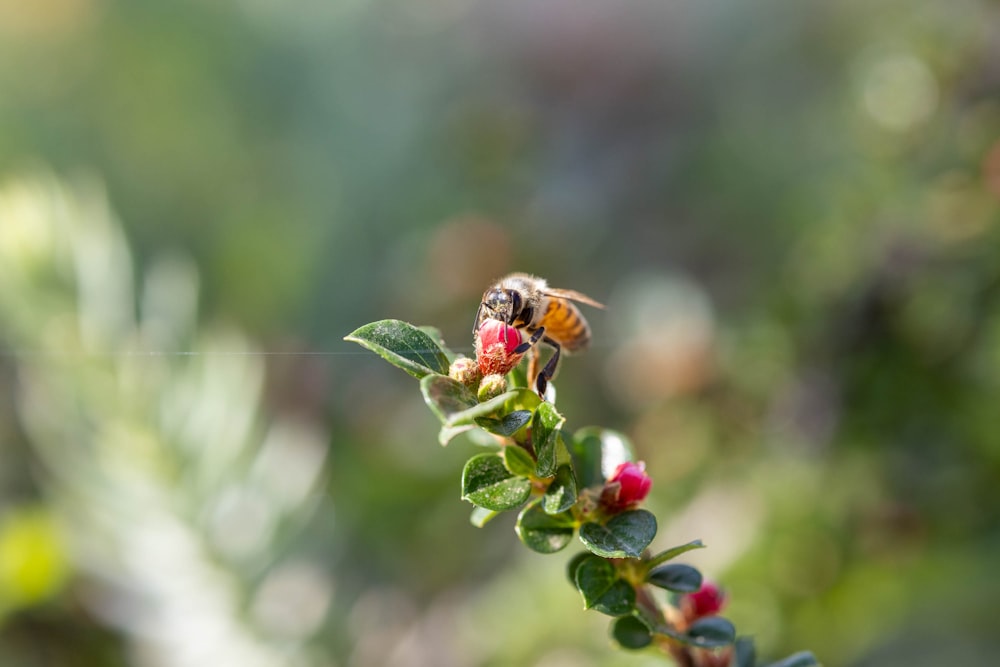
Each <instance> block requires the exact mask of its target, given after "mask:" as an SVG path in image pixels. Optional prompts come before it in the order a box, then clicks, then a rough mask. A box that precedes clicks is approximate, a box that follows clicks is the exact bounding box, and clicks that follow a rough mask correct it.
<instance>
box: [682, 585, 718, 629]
mask: <svg viewBox="0 0 1000 667" xmlns="http://www.w3.org/2000/svg"><path fill="white" fill-rule="evenodd" d="M725 604H726V594H725V592H724V591H723V590H722V589H721V588H719V587H718V586H716V585H715V584H713V583H711V582H708V581H706V582H705V583H703V584H702V585H701V588H699V589H698V590H697V591H696V592H694V593H688V594H687V595H683V596H681V599H680V608H681V612H682V613H683V614H684V618H686V619H687V621H688V623H691V622H693V621H695V620H697V619H699V618H701V617H703V616H714V615H716V614H718V613H719V612H720V611H722V608H723V607H724V606H725Z"/></svg>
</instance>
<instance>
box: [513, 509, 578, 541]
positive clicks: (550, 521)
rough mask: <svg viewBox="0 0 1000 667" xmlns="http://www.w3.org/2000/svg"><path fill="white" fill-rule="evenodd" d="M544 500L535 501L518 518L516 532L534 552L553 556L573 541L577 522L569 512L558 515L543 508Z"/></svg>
mask: <svg viewBox="0 0 1000 667" xmlns="http://www.w3.org/2000/svg"><path fill="white" fill-rule="evenodd" d="M543 502H544V501H542V500H535V501H534V502H532V503H531V504H530V505H528V506H527V507H525V508H524V509H523V510H522V511H521V513H520V514H519V515H518V517H517V525H516V526H515V528H514V530H515V531H516V532H517V536H518V537H519V538H520V540H521V541H522V542H524V544H525V546H527V547H528V548H529V549H531V550H532V551H537V552H538V553H542V554H551V553H555V552H557V551H561V550H562V549H565V548H566V545H568V544H569V543H570V542H571V541H572V540H573V533H574V530H575V528H576V520H575V519H574V518H573V515H572V514H571V513H569V512H564V513H562V514H556V513H553V512H548V511H546V510H545V509H544V508H543Z"/></svg>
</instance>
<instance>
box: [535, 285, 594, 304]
mask: <svg viewBox="0 0 1000 667" xmlns="http://www.w3.org/2000/svg"><path fill="white" fill-rule="evenodd" d="M543 294H544V295H545V296H554V297H557V298H559V299H569V300H571V301H579V302H580V303H585V304H587V305H588V306H593V307H594V308H604V304H603V303H600V302H598V301H594V300H593V299H591V298H590V297H589V296H587V295H586V294H581V293H580V292H577V291H576V290H571V289H558V288H555V287H547V288H545V291H544V292H543Z"/></svg>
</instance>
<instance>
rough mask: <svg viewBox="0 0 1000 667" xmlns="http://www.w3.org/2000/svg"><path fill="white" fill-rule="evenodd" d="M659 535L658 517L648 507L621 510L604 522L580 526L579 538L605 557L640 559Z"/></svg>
mask: <svg viewBox="0 0 1000 667" xmlns="http://www.w3.org/2000/svg"><path fill="white" fill-rule="evenodd" d="M654 537H656V517H655V516H653V514H652V513H651V512H649V511H647V510H629V511H628V512H622V513H621V514H618V515H616V516H613V517H611V519H610V520H609V521H608V522H607V523H606V524H604V525H601V524H599V523H585V524H583V525H582V526H580V541H582V542H583V545H584V546H585V547H587V549H589V550H590V551H591V552H592V553H595V554H597V555H598V556H603V557H605V558H638V557H639V556H641V555H642V551H643V549H645V548H646V547H647V546H649V543H650V542H652V541H653V538H654Z"/></svg>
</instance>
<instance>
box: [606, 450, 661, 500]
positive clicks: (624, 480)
mask: <svg viewBox="0 0 1000 667" xmlns="http://www.w3.org/2000/svg"><path fill="white" fill-rule="evenodd" d="M652 486H653V480H652V479H650V477H649V475H647V474H646V464H645V463H643V462H642V461H640V462H638V463H633V462H631V461H626V462H625V463H622V464H620V465H619V466H618V467H617V468H616V469H615V473H614V474H613V475H611V477H610V479H608V483H607V484H606V485H605V486H604V492H603V493H602V494H601V504H602V505H604V506H605V508H606V509H609V510H611V511H621V510H625V509H628V508H630V507H634V506H635V505H638V504H639V503H641V502H642V501H643V500H645V499H646V496H648V495H649V489H650V488H651V487H652Z"/></svg>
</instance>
